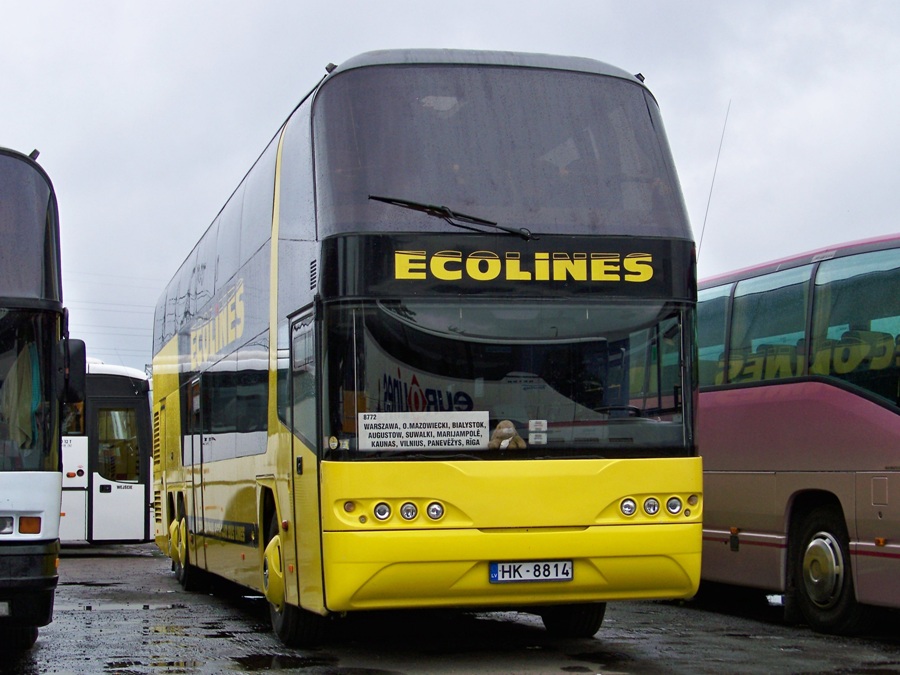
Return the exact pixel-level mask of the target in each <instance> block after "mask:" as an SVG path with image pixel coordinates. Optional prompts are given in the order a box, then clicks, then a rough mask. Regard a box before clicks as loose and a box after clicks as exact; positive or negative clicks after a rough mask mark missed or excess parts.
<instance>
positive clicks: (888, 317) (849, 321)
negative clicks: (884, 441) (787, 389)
mask: <svg viewBox="0 0 900 675" xmlns="http://www.w3.org/2000/svg"><path fill="white" fill-rule="evenodd" d="M815 297H816V299H815V307H814V321H813V349H812V352H811V354H810V366H809V370H810V373H812V374H815V375H826V376H829V377H837V378H839V379H841V380H844V381H846V382H849V383H851V384H854V385H856V386H859V387H862V388H863V389H866V390H868V391H869V392H872V393H874V394H876V395H878V396H880V397H882V398H884V399H885V400H887V401H890V402H891V403H893V404H895V405H897V404H898V403H900V400H898V397H900V380H898V377H900V357H898V351H897V349H898V344H900V250H898V249H892V250H888V251H878V252H874V253H865V254H861V255H855V256H849V257H846V258H837V259H835V260H829V261H827V262H823V263H822V264H821V266H820V267H819V271H818V274H817V275H816V296H815Z"/></svg>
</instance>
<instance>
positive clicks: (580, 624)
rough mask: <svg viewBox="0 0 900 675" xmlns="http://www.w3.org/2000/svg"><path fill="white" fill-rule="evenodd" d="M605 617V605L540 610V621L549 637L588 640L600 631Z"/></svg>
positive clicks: (566, 606) (570, 606)
mask: <svg viewBox="0 0 900 675" xmlns="http://www.w3.org/2000/svg"><path fill="white" fill-rule="evenodd" d="M605 615H606V603H605V602H595V603H591V604H585V605H556V606H553V607H545V608H543V609H541V611H540V616H541V621H543V622H544V628H546V629H547V632H548V633H550V635H553V636H555V637H563V638H589V637H593V636H594V634H595V633H596V632H597V631H598V630H600V626H602V625H603V617H604V616H605Z"/></svg>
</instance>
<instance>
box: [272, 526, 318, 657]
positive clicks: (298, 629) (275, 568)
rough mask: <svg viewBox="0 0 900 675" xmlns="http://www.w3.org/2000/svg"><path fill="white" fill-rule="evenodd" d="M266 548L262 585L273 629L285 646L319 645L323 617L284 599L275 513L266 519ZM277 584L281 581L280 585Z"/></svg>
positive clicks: (281, 563)
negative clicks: (267, 526) (267, 520)
mask: <svg viewBox="0 0 900 675" xmlns="http://www.w3.org/2000/svg"><path fill="white" fill-rule="evenodd" d="M265 551H266V553H265V555H264V557H263V589H264V591H265V592H266V596H267V599H268V602H269V619H270V620H271V622H272V631H273V632H274V633H275V635H277V636H278V639H279V640H281V641H282V642H283V643H284V644H285V645H287V646H288V647H302V648H308V647H316V646H318V645H319V644H321V643H322V641H323V640H324V638H325V629H326V621H327V620H326V618H325V617H323V616H319V615H318V614H315V613H313V612H310V611H307V610H305V609H303V608H302V607H296V606H294V605H290V604H288V603H287V602H285V600H284V582H283V580H284V566H283V562H284V559H283V557H282V553H281V534H280V531H279V527H278V517H277V515H273V516H272V519H271V520H270V521H269V532H268V537H267V540H266V548H265ZM270 584H271V585H272V588H271V589H270ZM277 584H280V588H278V587H277ZM270 594H271V596H272V597H271V599H269V595H270Z"/></svg>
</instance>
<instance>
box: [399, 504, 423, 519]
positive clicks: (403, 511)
mask: <svg viewBox="0 0 900 675" xmlns="http://www.w3.org/2000/svg"><path fill="white" fill-rule="evenodd" d="M417 515H419V509H418V508H416V505H415V504H413V503H412V502H406V503H405V504H404V505H403V506H401V507H400V516H401V517H402V518H403V520H413V519H414V518H415V517H416V516H417Z"/></svg>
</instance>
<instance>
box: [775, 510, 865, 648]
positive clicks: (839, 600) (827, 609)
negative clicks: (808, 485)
mask: <svg viewBox="0 0 900 675" xmlns="http://www.w3.org/2000/svg"><path fill="white" fill-rule="evenodd" d="M792 538H793V535H792ZM848 542H849V536H848V534H847V526H846V524H845V523H844V517H843V514H842V513H841V511H840V509H838V508H836V507H833V506H820V507H818V508H816V509H814V510H813V511H811V512H810V513H809V514H808V515H807V516H806V517H805V518H804V519H803V521H802V522H801V524H800V527H799V529H798V530H797V532H796V539H795V540H794V544H795V545H794V546H793V547H792V550H793V555H794V560H793V577H794V578H793V583H794V590H795V597H796V603H797V608H798V609H799V610H800V613H801V614H802V615H803V618H804V619H805V620H806V622H807V623H808V624H809V626H810V628H812V629H813V630H815V631H817V632H820V633H831V634H838V635H852V634H855V633H859V632H860V631H862V630H864V629H865V628H866V626H867V625H868V623H869V619H870V610H869V608H867V607H865V606H863V605H860V604H859V603H858V602H857V601H856V593H855V591H854V590H853V574H852V570H851V565H850V546H849V543H848Z"/></svg>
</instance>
